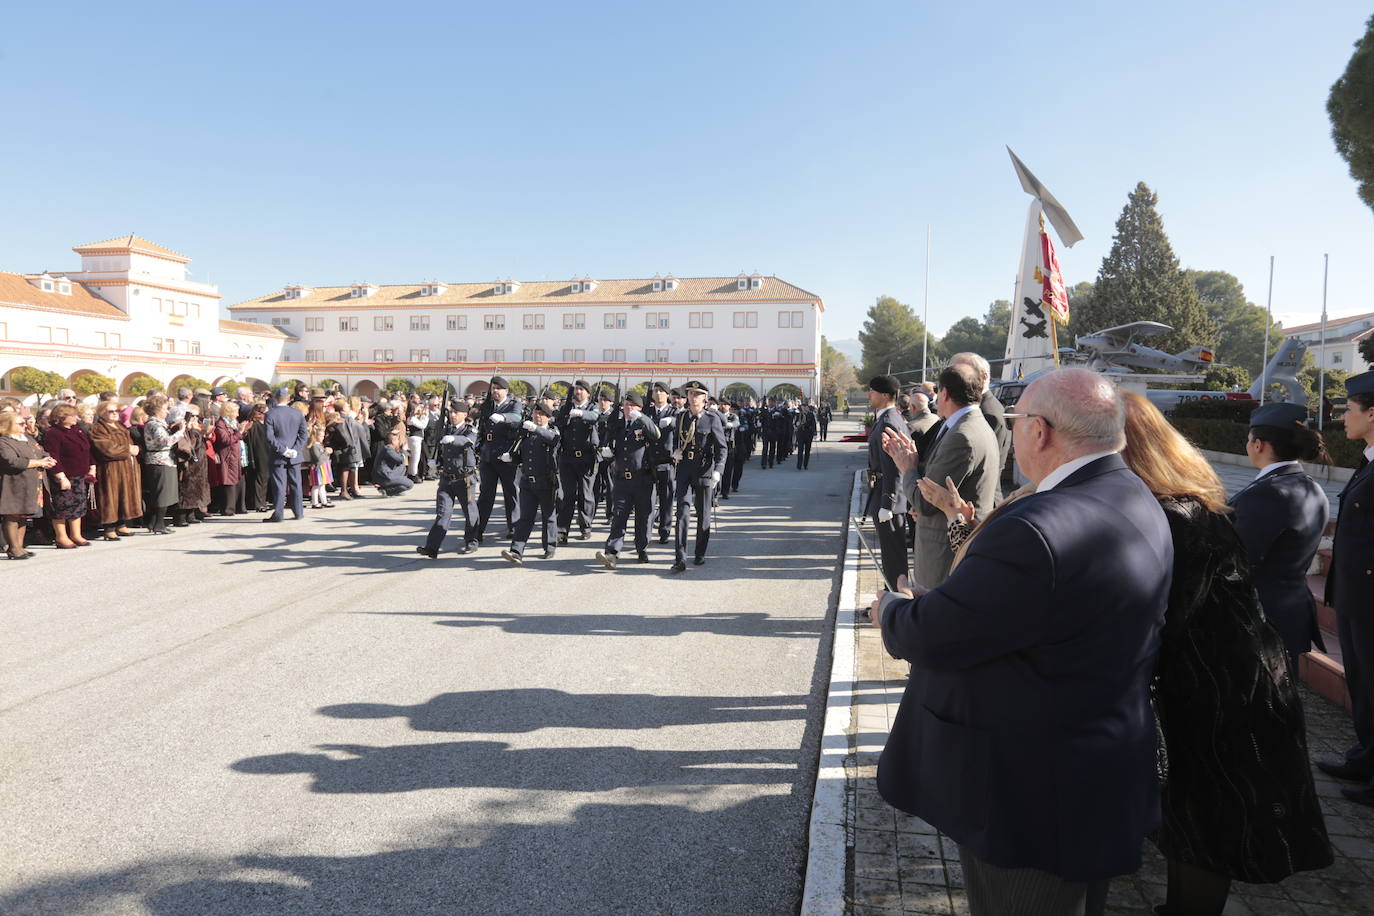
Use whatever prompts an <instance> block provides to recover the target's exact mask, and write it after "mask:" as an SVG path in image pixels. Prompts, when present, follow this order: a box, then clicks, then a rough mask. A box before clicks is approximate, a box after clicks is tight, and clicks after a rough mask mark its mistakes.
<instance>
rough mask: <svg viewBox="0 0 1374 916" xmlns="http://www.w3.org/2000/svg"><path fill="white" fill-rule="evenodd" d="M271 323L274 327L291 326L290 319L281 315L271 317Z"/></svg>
mask: <svg viewBox="0 0 1374 916" xmlns="http://www.w3.org/2000/svg"><path fill="white" fill-rule="evenodd" d="M272 324H273V326H274V327H278V328H289V327H291V319H290V318H282V317H277V318H273V319H272Z"/></svg>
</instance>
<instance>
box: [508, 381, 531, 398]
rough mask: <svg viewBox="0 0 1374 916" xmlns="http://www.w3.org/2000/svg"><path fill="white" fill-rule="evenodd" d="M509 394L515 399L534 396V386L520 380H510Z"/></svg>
mask: <svg viewBox="0 0 1374 916" xmlns="http://www.w3.org/2000/svg"><path fill="white" fill-rule="evenodd" d="M510 393H511V394H512V395H514V396H515V397H517V398H527V397H529V396H530V395H532V394H534V386H533V385H531V384H530V383H529V382H525V381H521V380H520V379H518V378H516V379H511V380H510Z"/></svg>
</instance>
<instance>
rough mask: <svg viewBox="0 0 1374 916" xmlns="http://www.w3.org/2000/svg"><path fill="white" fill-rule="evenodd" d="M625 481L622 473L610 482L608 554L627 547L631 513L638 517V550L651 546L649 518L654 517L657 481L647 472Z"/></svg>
mask: <svg viewBox="0 0 1374 916" xmlns="http://www.w3.org/2000/svg"><path fill="white" fill-rule="evenodd" d="M632 473H634V476H633V477H631V478H629V479H626V477H625V474H624V473H623V472H622V473H620V474H616V475H615V476H614V477H612V479H611V492H612V494H613V496H612V500H611V535H610V537H608V538H606V552H607V553H620V550H621V548H622V547H624V546H625V526H626V525H627V524H628V523H629V519H630V512H631V511H632V510H633V512H634V514H635V550H646V549H648V546H649V517H650V516H651V515H652V514H653V502H654V480H653V475H652V474H651V473H649V472H648V471H639V472H632Z"/></svg>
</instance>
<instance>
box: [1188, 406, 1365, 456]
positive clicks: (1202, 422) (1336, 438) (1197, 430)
mask: <svg viewBox="0 0 1374 916" xmlns="http://www.w3.org/2000/svg"><path fill="white" fill-rule="evenodd" d="M1211 403H1216V402H1215V401H1213V402H1211ZM1230 403H1233V404H1236V403H1241V404H1243V403H1245V402H1244V401H1232V402H1230ZM1251 403H1253V404H1256V405H1257V404H1258V403H1259V402H1258V401H1254V402H1251ZM1190 406H1193V405H1192V404H1180V405H1179V413H1182V409H1183V408H1184V407H1190ZM1170 422H1171V423H1173V425H1174V429H1176V430H1178V431H1179V432H1181V433H1183V435H1184V438H1186V439H1187V440H1188V441H1189V442H1191V443H1193V445H1195V446H1197V447H1198V448H1202V449H1207V450H1209V451H1213V452H1225V453H1227V454H1231V455H1244V454H1245V442H1246V440H1247V439H1248V438H1249V436H1250V425H1249V423H1237V422H1235V421H1233V420H1218V419H1207V418H1203V417H1186V416H1179V415H1178V414H1175V415H1174V416H1173V417H1172V418H1171V419H1170ZM1322 440H1323V441H1324V442H1325V443H1326V453H1327V454H1328V455H1330V456H1331V463H1332V464H1334V465H1335V466H1336V467H1338V468H1356V467H1359V466H1360V458H1361V457H1363V455H1364V443H1363V442H1362V441H1351V440H1349V439H1347V438H1346V437H1345V426H1343V425H1342V424H1340V423H1328V424H1327V425H1326V429H1325V430H1323V431H1322Z"/></svg>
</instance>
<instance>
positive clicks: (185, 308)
mask: <svg viewBox="0 0 1374 916" xmlns="http://www.w3.org/2000/svg"><path fill="white" fill-rule="evenodd" d="M178 314H180V315H183V316H185V315H189V314H191V303H189V302H183V303H181V311H180V312H179V313H178Z"/></svg>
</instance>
